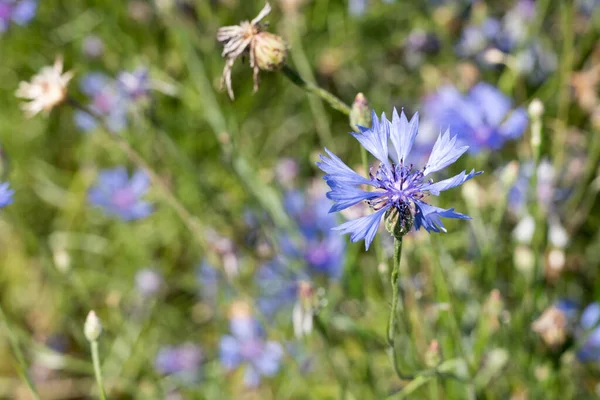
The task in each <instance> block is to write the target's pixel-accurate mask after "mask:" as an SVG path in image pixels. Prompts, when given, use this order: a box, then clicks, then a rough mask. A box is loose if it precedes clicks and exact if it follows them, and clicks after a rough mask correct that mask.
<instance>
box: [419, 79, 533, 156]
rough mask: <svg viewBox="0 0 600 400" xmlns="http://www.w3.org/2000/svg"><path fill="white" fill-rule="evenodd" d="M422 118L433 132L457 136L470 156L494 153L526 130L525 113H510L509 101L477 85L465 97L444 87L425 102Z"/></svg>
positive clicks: (520, 109)
mask: <svg viewBox="0 0 600 400" xmlns="http://www.w3.org/2000/svg"><path fill="white" fill-rule="evenodd" d="M424 114H425V117H426V119H427V120H428V122H430V123H431V124H432V125H434V129H435V130H437V129H439V128H442V129H446V128H449V129H450V130H451V131H453V132H458V141H459V143H461V144H463V145H468V146H469V150H470V151H471V152H472V153H477V152H479V151H481V150H483V149H489V150H497V149H500V148H502V146H503V145H504V143H505V142H506V141H507V140H511V139H516V138H518V137H520V136H521V135H522V134H523V132H524V131H525V129H526V128H527V124H528V118H527V112H526V111H525V110H524V109H523V108H517V109H514V110H513V109H512V101H511V99H510V98H508V97H507V96H506V95H504V94H503V93H502V92H501V91H500V90H498V89H496V88H495V87H493V86H491V85H489V84H487V83H483V82H481V83H478V84H477V85H475V86H473V88H471V90H470V91H469V92H468V93H467V94H464V95H463V94H462V93H460V92H459V91H458V90H457V89H456V88H455V87H453V86H444V87H442V88H441V89H439V90H438V92H437V93H435V94H434V95H432V96H430V97H429V98H428V99H427V100H426V101H425V110H424Z"/></svg>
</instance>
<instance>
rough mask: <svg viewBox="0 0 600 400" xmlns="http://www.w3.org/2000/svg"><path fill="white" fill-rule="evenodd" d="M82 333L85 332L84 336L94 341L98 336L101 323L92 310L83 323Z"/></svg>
mask: <svg viewBox="0 0 600 400" xmlns="http://www.w3.org/2000/svg"><path fill="white" fill-rule="evenodd" d="M83 333H84V334H85V338H86V339H87V340H89V341H90V342H95V341H96V340H98V338H99V337H100V334H101V333H102V323H101V322H100V318H98V316H97V315H96V313H95V312H94V311H90V312H89V313H88V315H87V318H86V319H85V324H84V325H83Z"/></svg>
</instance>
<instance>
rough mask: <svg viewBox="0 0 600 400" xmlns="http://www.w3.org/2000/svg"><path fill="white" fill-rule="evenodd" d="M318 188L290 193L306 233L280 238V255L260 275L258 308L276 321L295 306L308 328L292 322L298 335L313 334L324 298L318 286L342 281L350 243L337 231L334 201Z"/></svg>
mask: <svg viewBox="0 0 600 400" xmlns="http://www.w3.org/2000/svg"><path fill="white" fill-rule="evenodd" d="M315 186H316V187H315V188H311V189H309V190H307V192H308V193H304V192H302V191H299V190H289V191H287V192H286V194H285V197H284V205H285V209H286V211H287V213H288V214H289V215H290V217H292V219H293V220H294V221H295V222H296V225H297V226H298V229H299V233H300V235H298V236H297V237H294V238H292V237H290V236H289V235H287V234H285V233H281V234H279V235H277V237H278V238H279V242H278V250H279V251H278V254H277V256H276V257H274V258H273V259H271V260H269V261H268V262H267V263H265V264H263V265H262V266H261V267H260V268H259V270H258V271H257V274H256V277H255V280H256V282H257V285H258V287H259V289H260V297H259V299H258V305H259V308H260V309H261V311H262V312H263V313H264V314H266V315H267V316H270V317H271V316H274V315H275V313H277V312H279V311H281V310H283V309H288V310H289V309H290V308H291V306H292V305H293V306H294V310H300V309H301V310H302V315H303V318H302V320H303V321H304V323H303V324H300V325H303V326H304V327H306V329H304V330H302V333H300V330H298V329H299V326H300V325H299V324H298V319H295V320H294V319H292V320H293V321H294V327H295V328H297V330H296V331H297V334H298V336H301V334H304V333H308V331H310V327H309V325H308V324H310V321H312V313H313V306H314V304H313V303H314V302H315V301H316V300H318V299H316V297H315V296H314V292H315V291H314V290H313V288H314V287H315V286H319V285H320V284H323V285H326V284H327V282H328V281H335V280H338V279H339V278H340V277H341V276H342V273H343V265H344V259H345V247H346V245H345V241H344V239H343V238H342V237H340V236H339V235H337V234H335V232H333V231H332V228H334V227H335V225H336V223H337V219H336V218H335V216H334V215H332V214H329V213H328V211H329V201H328V200H327V199H326V198H325V196H323V190H321V189H320V188H319V187H318V186H317V185H315ZM319 186H320V185H319ZM294 266H295V268H294ZM294 312H296V311H294ZM298 312H299V311H298Z"/></svg>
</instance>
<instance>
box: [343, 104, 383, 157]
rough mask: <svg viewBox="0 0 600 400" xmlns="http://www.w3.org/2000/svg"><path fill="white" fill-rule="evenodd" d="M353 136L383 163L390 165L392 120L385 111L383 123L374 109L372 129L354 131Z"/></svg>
mask: <svg viewBox="0 0 600 400" xmlns="http://www.w3.org/2000/svg"><path fill="white" fill-rule="evenodd" d="M352 136H354V137H355V138H356V140H358V141H359V142H360V144H361V145H362V146H363V147H364V148H365V149H366V150H367V151H368V152H369V153H371V154H373V155H374V156H375V158H377V159H378V160H379V161H381V163H382V164H384V165H386V166H388V167H389V165H390V162H389V158H388V141H389V137H390V122H389V121H388V120H387V118H386V117H385V113H384V114H382V115H381V123H379V120H378V119H377V115H376V114H375V111H373V117H372V127H371V129H367V130H363V129H361V133H354V132H353V133H352Z"/></svg>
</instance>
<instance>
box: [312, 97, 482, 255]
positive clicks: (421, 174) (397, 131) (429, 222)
mask: <svg viewBox="0 0 600 400" xmlns="http://www.w3.org/2000/svg"><path fill="white" fill-rule="evenodd" d="M418 126H419V116H418V114H415V116H414V117H413V118H412V119H411V120H410V122H409V121H408V119H407V118H406V115H404V112H402V114H401V116H398V113H397V111H396V110H395V109H394V113H393V118H392V122H390V121H389V120H388V119H387V118H386V117H385V114H383V115H382V116H381V122H380V121H379V119H378V118H377V115H376V114H375V112H373V116H372V128H370V129H367V128H363V127H360V130H361V133H352V135H353V136H354V137H355V138H356V139H357V140H358V141H359V142H360V143H361V145H362V146H363V147H364V148H365V149H366V150H367V151H368V152H370V153H371V154H372V155H373V156H375V158H377V159H378V160H379V162H380V165H379V168H378V170H377V171H376V173H375V175H373V174H372V173H370V174H369V178H368V179H367V178H364V177H362V176H360V175H359V174H357V173H356V172H354V171H353V170H352V169H350V167H348V166H347V165H346V164H344V162H343V161H342V160H340V159H339V158H338V157H337V156H336V155H335V154H333V153H332V152H330V151H329V150H327V149H325V151H326V152H327V154H328V156H329V158H328V157H326V156H323V155H321V160H322V162H319V163H317V165H318V166H319V168H321V169H322V170H323V171H324V172H325V173H326V175H325V176H324V177H323V179H325V180H326V182H327V184H328V185H329V187H330V188H331V191H330V192H328V193H327V197H328V198H329V199H330V200H333V201H334V202H335V204H334V205H333V206H332V207H331V209H330V210H329V212H336V211H341V210H344V209H346V208H348V207H351V206H353V205H355V204H358V203H360V202H361V201H367V203H368V204H369V206H370V207H371V208H372V209H373V210H374V211H375V212H374V213H373V214H371V215H368V216H366V217H362V218H358V219H355V220H352V221H348V222H346V223H344V224H342V225H340V226H338V227H336V228H334V229H335V230H338V231H340V232H341V233H343V234H346V233H349V234H350V239H351V240H352V242H357V241H359V240H363V239H364V240H365V247H366V248H367V249H368V248H369V245H370V244H371V242H372V241H373V239H374V238H375V234H376V233H377V230H378V228H379V224H380V222H381V219H382V217H384V214H385V217H386V218H387V217H389V216H391V217H398V218H399V219H398V223H400V224H402V229H404V230H408V229H410V228H411V227H412V221H411V220H412V219H413V218H414V227H415V229H416V230H418V229H420V228H421V227H423V228H425V229H426V230H427V231H429V232H441V231H443V232H445V231H446V229H445V227H444V225H443V223H442V221H441V218H442V217H443V218H456V219H470V217H468V216H467V215H464V214H461V213H457V212H455V211H454V209H453V208H450V209H447V210H446V209H443V208H439V207H434V206H432V205H430V204H428V203H426V202H425V201H424V199H425V197H426V196H427V195H434V196H438V195H439V194H440V192H442V191H444V190H448V189H451V188H453V187H456V186H459V185H461V184H462V183H464V182H465V181H467V180H469V179H471V178H473V177H474V176H476V175H479V174H480V173H481V172H475V170H472V171H471V172H470V173H466V171H463V172H461V173H460V174H458V175H456V176H454V177H452V178H448V179H444V180H442V181H439V182H437V183H433V181H432V180H431V179H428V178H427V177H428V176H429V175H430V174H432V173H434V172H437V171H440V170H442V169H444V168H446V167H447V166H449V165H451V164H453V163H454V162H455V161H456V160H457V159H458V158H459V157H460V156H461V155H463V154H464V153H465V152H466V151H467V150H468V149H469V146H461V145H460V144H459V143H458V138H457V137H456V136H454V137H452V136H450V131H449V130H447V131H446V133H444V134H441V135H440V136H439V137H438V139H437V141H436V142H435V144H434V145H433V150H432V151H431V155H430V156H429V160H428V161H427V164H426V165H425V167H424V168H423V169H418V170H415V169H413V165H412V164H408V162H407V159H408V156H409V154H410V151H411V149H412V146H413V143H414V141H415V137H416V136H417V132H418ZM390 139H391V141H392V144H393V148H394V149H395V151H391V152H389V150H388V142H389V140H390ZM389 155H391V157H392V159H393V161H390V159H389ZM360 185H369V186H372V187H374V188H375V190H373V191H365V190H362V189H360V188H359V186H360ZM394 214H395V215H394Z"/></svg>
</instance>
